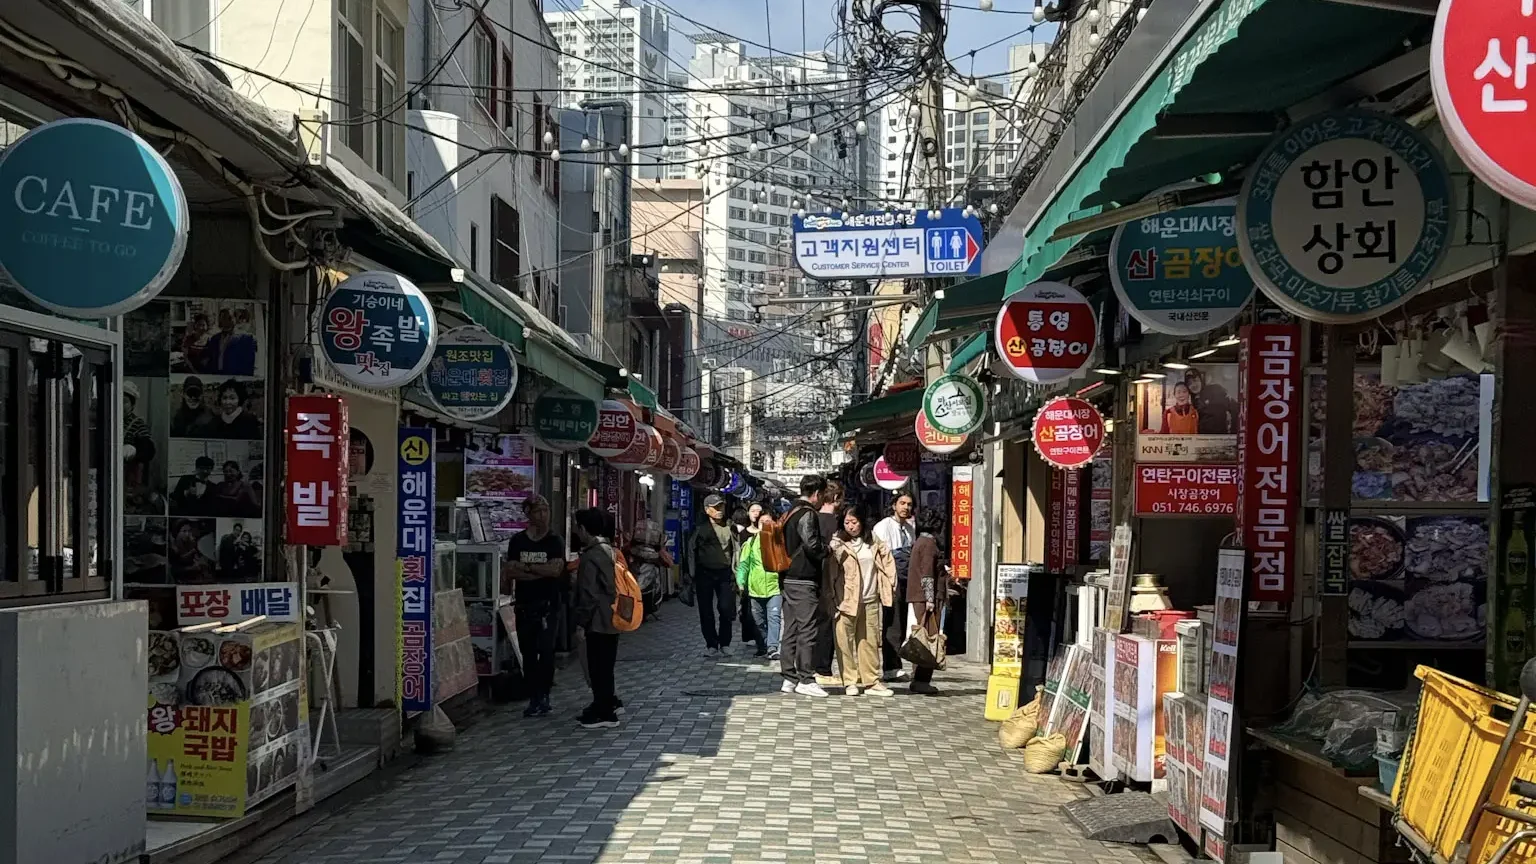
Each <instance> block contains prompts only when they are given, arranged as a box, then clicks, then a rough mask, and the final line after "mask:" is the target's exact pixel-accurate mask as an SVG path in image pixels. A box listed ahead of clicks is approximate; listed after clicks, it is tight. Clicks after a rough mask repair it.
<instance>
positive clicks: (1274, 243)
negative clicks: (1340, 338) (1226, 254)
mask: <svg viewBox="0 0 1536 864" xmlns="http://www.w3.org/2000/svg"><path fill="white" fill-rule="evenodd" d="M1253 164H1254V166H1255V167H1254V169H1253V170H1252V171H1250V172H1249V174H1248V179H1247V180H1246V181H1244V183H1243V192H1242V195H1241V196H1239V198H1238V205H1237V239H1238V243H1239V245H1240V248H1241V249H1242V253H1243V263H1244V264H1245V265H1247V267H1248V272H1249V273H1251V274H1252V275H1253V277H1254V280H1255V281H1257V282H1258V283H1259V288H1260V289H1261V290H1263V292H1264V294H1265V295H1266V296H1268V297H1269V299H1271V300H1273V301H1274V302H1275V304H1276V305H1278V306H1280V307H1281V308H1282V309H1284V310H1285V311H1287V312H1290V313H1291V314H1293V315H1297V316H1300V317H1302V318H1306V319H1309V320H1312V321H1320V322H1323V323H1325V324H1350V323H1355V322H1359V321H1369V320H1371V319H1373V318H1376V317H1377V316H1379V315H1381V314H1382V313H1383V312H1386V311H1388V310H1390V309H1392V308H1394V307H1396V306H1398V305H1400V304H1402V303H1403V302H1405V301H1406V300H1407V299H1408V298H1409V297H1410V296H1412V294H1413V292H1414V291H1415V290H1417V289H1418V288H1419V286H1421V285H1423V284H1424V283H1426V282H1428V281H1429V278H1430V276H1431V275H1432V274H1433V273H1434V272H1435V268H1436V267H1438V266H1439V264H1440V260H1441V259H1442V258H1444V257H1445V253H1446V250H1447V249H1449V248H1450V220H1451V208H1452V206H1453V203H1454V202H1453V201H1452V200H1451V178H1450V175H1449V174H1448V173H1447V172H1446V168H1445V162H1444V161H1443V160H1442V159H1441V158H1440V154H1439V152H1437V151H1436V150H1435V146H1434V144H1432V143H1430V141H1429V139H1428V138H1425V137H1424V135H1423V134H1422V133H1420V132H1419V131H1418V130H1417V129H1415V128H1414V127H1412V126H1410V125H1408V124H1407V123H1404V122H1403V121H1401V120H1399V119H1397V118H1396V117H1392V116H1390V115H1387V114H1378V113H1376V112H1373V111H1359V110H1350V111H1336V112H1331V113H1327V114H1319V115H1317V116H1314V117H1311V118H1308V119H1306V120H1303V121H1302V122H1300V123H1297V124H1296V125H1294V126H1291V127H1289V128H1288V129H1286V130H1285V132H1283V133H1282V134H1280V135H1279V136H1278V137H1276V138H1275V139H1274V140H1273V141H1271V142H1270V144H1269V147H1268V148H1266V149H1265V151H1264V152H1263V153H1262V154H1261V155H1260V156H1259V158H1258V159H1256V160H1254V163H1253Z"/></svg>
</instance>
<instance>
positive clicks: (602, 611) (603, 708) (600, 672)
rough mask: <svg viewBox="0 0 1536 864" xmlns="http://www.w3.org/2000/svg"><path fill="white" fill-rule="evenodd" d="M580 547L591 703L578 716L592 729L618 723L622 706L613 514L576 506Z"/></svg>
mask: <svg viewBox="0 0 1536 864" xmlns="http://www.w3.org/2000/svg"><path fill="white" fill-rule="evenodd" d="M573 533H574V534H575V535H576V542H577V543H578V544H580V546H581V558H580V560H578V561H577V563H576V610H575V616H576V623H577V626H579V627H581V630H582V638H583V639H584V640H585V642H586V655H587V676H588V679H589V680H590V682H591V685H592V704H591V705H588V706H587V708H586V710H584V711H582V712H581V716H580V717H577V718H576V722H577V723H580V724H581V725H582V726H583V727H584V728H587V729H602V728H607V727H611V726H617V725H619V715H618V709H619V708H620V707H622V703H620V702H619V699H618V696H617V695H615V693H614V681H613V667H614V663H615V662H616V661H617V660H618V656H619V631H618V628H616V627H614V626H613V602H614V600H615V599H616V598H617V596H618V590H619V589H618V585H617V584H616V583H615V577H614V551H613V543H612V541H611V538H612V536H613V517H611V516H609V515H608V513H607V512H606V511H604V510H601V509H599V508H596V507H589V508H587V509H585V510H578V511H576V527H575V531H574V532H573Z"/></svg>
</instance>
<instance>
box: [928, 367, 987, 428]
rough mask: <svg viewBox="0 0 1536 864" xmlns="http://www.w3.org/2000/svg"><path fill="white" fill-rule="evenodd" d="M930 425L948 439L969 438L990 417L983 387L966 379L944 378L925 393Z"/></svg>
mask: <svg viewBox="0 0 1536 864" xmlns="http://www.w3.org/2000/svg"><path fill="white" fill-rule="evenodd" d="M923 414H925V415H927V417H928V425H930V426H932V427H933V428H934V429H936V430H938V431H940V432H943V433H944V434H946V435H969V434H971V432H973V431H975V430H976V429H978V428H979V427H980V426H981V422H982V420H984V419H986V415H987V399H986V396H985V395H984V394H983V393H982V392H981V385H980V384H977V383H976V382H975V381H973V380H971V379H970V378H967V377H966V376H964V375H940V376H939V377H938V378H935V379H933V383H932V384H929V385H928V389H926V390H924V391H923Z"/></svg>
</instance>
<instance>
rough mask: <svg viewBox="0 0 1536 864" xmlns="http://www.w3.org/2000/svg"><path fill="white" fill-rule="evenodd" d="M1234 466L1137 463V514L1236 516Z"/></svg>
mask: <svg viewBox="0 0 1536 864" xmlns="http://www.w3.org/2000/svg"><path fill="white" fill-rule="evenodd" d="M1237 479H1238V475H1237V466H1236V465H1141V464H1138V465H1137V466H1136V486H1135V502H1136V504H1135V507H1136V515H1137V516H1235V515H1236V514H1237V499H1238V492H1237V488H1238V486H1237Z"/></svg>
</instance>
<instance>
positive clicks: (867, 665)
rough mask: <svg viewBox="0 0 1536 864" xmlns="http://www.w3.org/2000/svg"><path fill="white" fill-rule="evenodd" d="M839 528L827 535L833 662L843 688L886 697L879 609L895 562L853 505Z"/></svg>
mask: <svg viewBox="0 0 1536 864" xmlns="http://www.w3.org/2000/svg"><path fill="white" fill-rule="evenodd" d="M842 517H843V518H842V530H840V531H838V532H837V536H835V537H833V538H832V544H831V553H832V554H831V557H832V560H833V561H834V562H836V565H837V566H836V574H835V575H836V577H837V586H838V587H837V597H838V603H837V625H836V629H837V666H838V671H839V672H840V673H841V674H842V683H843V692H844V693H846V694H847V695H849V696H857V695H859V692H860V690H862V691H863V692H864V693H867V694H868V695H870V696H891V695H894V691H892V690H891V688H889V687H887V686H885V684H884V683H882V682H881V680H880V631H881V623H882V620H883V616H882V614H881V613H882V610H883V609H884V607H886V606H889V605H891V601H892V595H894V594H895V589H896V560H895V559H894V558H892V557H891V550H890V548H889V547H887V546H886V545H885V542H884V541H882V540H880V539H879V538H877V537H875V536H874V535H873V534H871V533H870V531H869V529H868V528H866V527H865V524H864V517H863V516H861V515H860V514H859V510H858V508H857V507H845V508H843V513H842Z"/></svg>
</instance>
